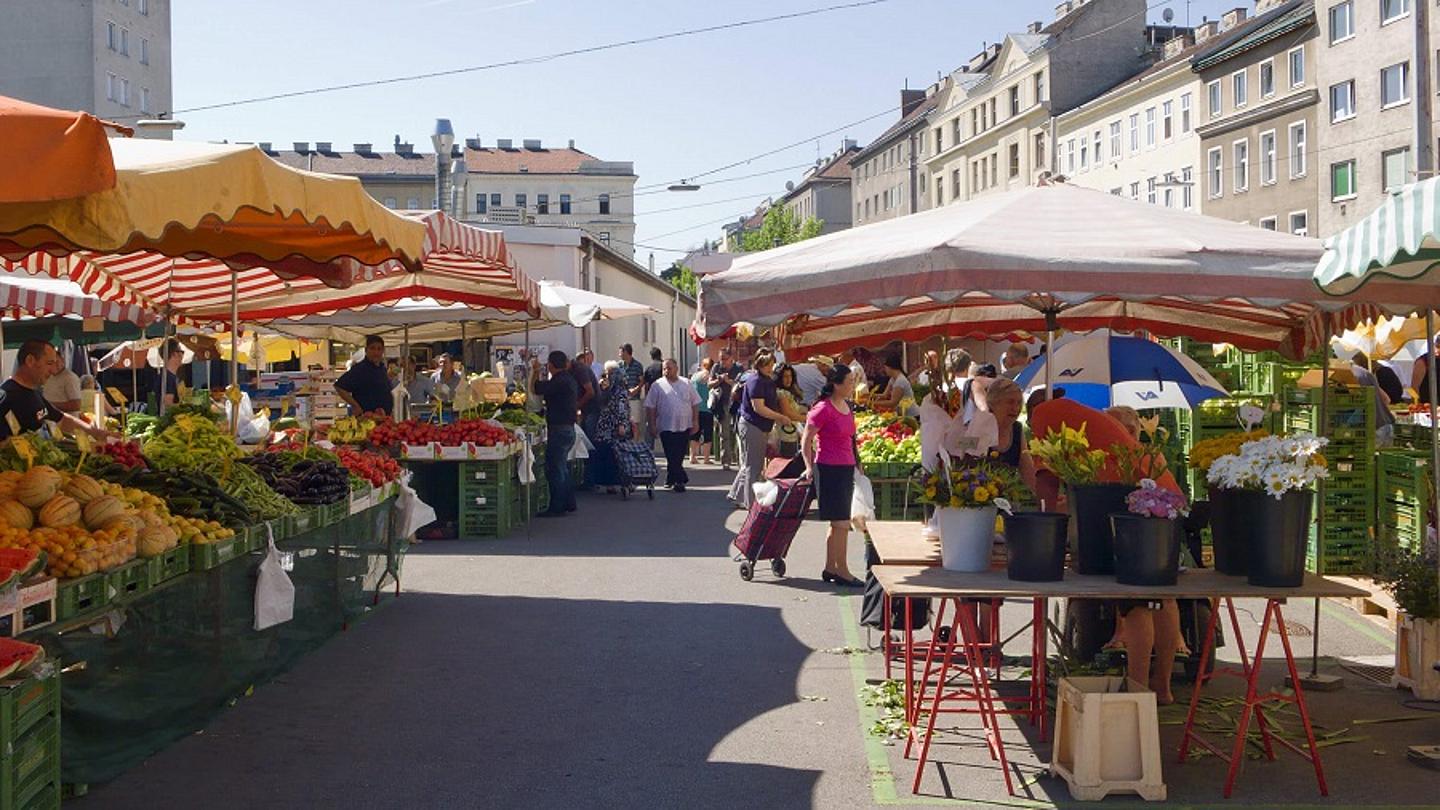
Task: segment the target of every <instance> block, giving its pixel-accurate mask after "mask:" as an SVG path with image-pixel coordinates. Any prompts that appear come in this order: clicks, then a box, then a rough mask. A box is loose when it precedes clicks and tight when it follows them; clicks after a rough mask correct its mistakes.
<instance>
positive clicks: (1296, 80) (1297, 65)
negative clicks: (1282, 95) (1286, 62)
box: [1289, 45, 1305, 87]
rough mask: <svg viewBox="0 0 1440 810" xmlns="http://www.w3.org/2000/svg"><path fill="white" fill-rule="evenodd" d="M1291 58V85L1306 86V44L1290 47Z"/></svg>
mask: <svg viewBox="0 0 1440 810" xmlns="http://www.w3.org/2000/svg"><path fill="white" fill-rule="evenodd" d="M1289 59H1290V86H1291V87H1304V86H1305V46H1304V45H1301V46H1300V47H1298V48H1291V49H1290V53H1289Z"/></svg>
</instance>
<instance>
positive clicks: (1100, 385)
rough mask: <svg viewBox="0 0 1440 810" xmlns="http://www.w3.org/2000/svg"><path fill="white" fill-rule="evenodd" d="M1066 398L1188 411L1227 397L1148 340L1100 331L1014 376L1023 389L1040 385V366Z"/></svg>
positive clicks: (1199, 371)
mask: <svg viewBox="0 0 1440 810" xmlns="http://www.w3.org/2000/svg"><path fill="white" fill-rule="evenodd" d="M1047 365H1050V366H1051V369H1052V370H1051V376H1052V377H1053V379H1054V381H1055V385H1057V386H1064V388H1065V396H1066V398H1067V399H1074V400H1078V401H1079V402H1081V403H1083V404H1085V405H1089V406H1090V407H1092V408H1099V409H1102V410H1103V409H1105V408H1108V407H1110V406H1112V405H1129V406H1130V407H1132V408H1136V409H1146V408H1186V409H1189V408H1193V407H1195V406H1196V405H1198V404H1199V403H1201V402H1203V401H1205V400H1207V399H1214V398H1216V397H1225V396H1229V392H1227V391H1226V390H1225V387H1224V386H1222V385H1221V384H1220V383H1219V382H1218V381H1216V379H1215V378H1214V377H1212V376H1211V375H1210V372H1208V371H1206V370H1205V369H1204V368H1202V367H1201V366H1200V364H1199V363H1196V362H1195V361H1194V360H1192V359H1190V358H1189V357H1186V356H1185V355H1183V354H1181V353H1180V352H1177V351H1175V350H1173V349H1171V348H1169V347H1167V346H1164V345H1162V344H1160V343H1156V342H1155V341H1153V340H1146V339H1145V338H1139V337H1131V336H1126V335H1114V334H1110V333H1108V332H1101V333H1097V334H1093V335H1086V336H1085V337H1082V338H1078V339H1076V340H1072V341H1070V342H1068V343H1066V344H1065V345H1063V346H1060V347H1059V348H1057V349H1055V351H1054V352H1053V353H1046V354H1045V355H1043V356H1041V357H1039V358H1037V359H1036V360H1035V361H1034V362H1032V363H1031V364H1030V365H1028V366H1026V367H1025V369H1024V370H1022V371H1021V372H1020V374H1019V375H1018V376H1017V377H1016V378H1015V382H1016V383H1018V384H1019V385H1020V387H1021V388H1024V389H1026V390H1028V389H1030V388H1038V387H1043V386H1044V383H1045V367H1046V366H1047Z"/></svg>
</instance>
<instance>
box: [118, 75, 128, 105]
mask: <svg viewBox="0 0 1440 810" xmlns="http://www.w3.org/2000/svg"><path fill="white" fill-rule="evenodd" d="M115 96H116V97H115V100H116V101H118V102H120V106H122V107H129V106H130V80H129V79H127V78H124V77H123V76H122V77H121V78H120V80H119V81H118V82H116V93H115Z"/></svg>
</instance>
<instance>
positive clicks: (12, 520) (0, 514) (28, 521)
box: [0, 498, 35, 529]
mask: <svg viewBox="0 0 1440 810" xmlns="http://www.w3.org/2000/svg"><path fill="white" fill-rule="evenodd" d="M0 525H4V526H9V527H11V528H14V529H29V528H31V527H32V526H34V525H35V513H34V512H31V511H30V507H28V506H26V505H25V504H23V503H20V502H19V501H17V500H13V499H10V498H6V499H5V500H0Z"/></svg>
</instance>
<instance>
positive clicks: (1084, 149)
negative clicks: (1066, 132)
mask: <svg viewBox="0 0 1440 810" xmlns="http://www.w3.org/2000/svg"><path fill="white" fill-rule="evenodd" d="M1088 168H1090V142H1089V141H1087V140H1085V139H1084V138H1081V139H1080V171H1082V172H1083V171H1085V170H1086V169H1088Z"/></svg>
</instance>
